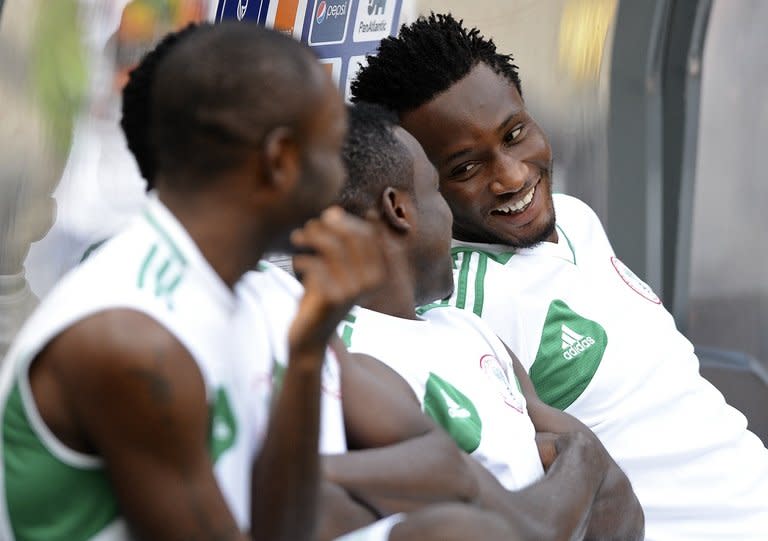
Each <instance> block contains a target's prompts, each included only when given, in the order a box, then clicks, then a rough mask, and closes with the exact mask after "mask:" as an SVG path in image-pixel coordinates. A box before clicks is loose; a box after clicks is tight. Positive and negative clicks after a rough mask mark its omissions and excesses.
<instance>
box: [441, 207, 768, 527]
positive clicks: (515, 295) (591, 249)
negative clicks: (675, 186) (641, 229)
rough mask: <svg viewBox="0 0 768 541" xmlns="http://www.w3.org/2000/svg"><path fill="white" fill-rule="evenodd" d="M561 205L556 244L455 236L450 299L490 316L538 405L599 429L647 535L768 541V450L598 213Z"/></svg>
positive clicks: (557, 212) (467, 308) (586, 208)
mask: <svg viewBox="0 0 768 541" xmlns="http://www.w3.org/2000/svg"><path fill="white" fill-rule="evenodd" d="M554 201H555V211H556V215H557V232H558V242H557V243H550V242H544V243H541V244H539V245H537V246H535V247H533V248H527V249H519V250H514V249H512V248H510V247H509V246H502V245H491V244H476V243H464V242H457V241H454V248H453V257H454V276H455V278H456V290H455V291H454V294H453V296H452V297H451V299H450V304H452V305H455V306H457V307H459V308H462V309H465V310H470V311H473V312H474V313H475V314H477V315H479V316H481V317H482V318H483V319H484V320H485V321H486V322H487V323H488V324H489V325H490V326H491V327H492V328H493V330H494V331H495V332H496V333H497V334H498V336H499V337H501V339H502V340H503V341H504V342H506V344H507V345H508V346H509V347H510V349H511V350H512V351H514V352H515V353H516V354H517V355H518V357H519V358H520V360H521V362H522V363H523V364H524V366H525V367H526V370H528V372H529V374H530V376H531V379H532V380H533V383H534V385H535V386H536V389H537V391H538V394H539V396H540V397H541V398H542V400H544V401H545V402H547V403H548V404H550V405H552V406H554V407H557V408H559V409H562V410H565V411H567V412H568V413H570V414H572V415H574V416H575V417H577V418H579V419H580V420H581V421H582V422H584V423H585V424H586V425H587V426H589V427H590V428H591V429H592V430H593V431H594V432H595V434H597V436H598V437H599V438H600V439H601V440H602V442H603V444H604V445H605V447H606V448H607V449H608V451H609V452H610V454H611V455H612V456H613V457H614V459H615V460H616V461H617V462H618V463H619V465H620V466H621V467H622V468H623V470H624V471H625V472H626V473H627V475H628V477H629V478H630V480H631V482H632V485H633V486H634V489H635V491H636V493H637V495H638V497H639V499H640V502H641V503H642V505H643V508H644V510H645V518H646V538H647V539H648V540H650V541H667V540H669V541H685V540H690V541H694V540H695V541H706V540H724V539H728V540H731V539H739V540H747V539H749V540H755V541H757V540H758V539H768V451H767V450H766V449H765V447H764V446H763V445H762V443H761V442H760V440H759V439H758V438H757V437H756V436H755V435H754V434H752V433H750V432H749V431H747V429H746V425H747V423H746V419H745V418H744V416H743V415H742V414H741V413H739V412H738V411H736V410H735V409H733V408H732V407H730V406H728V405H727V404H726V403H725V401H724V399H723V397H722V395H721V393H720V392H718V391H717V389H715V388H714V387H713V386H712V385H711V384H710V383H709V382H707V381H706V380H705V379H704V378H702V377H701V376H700V375H699V363H698V359H697V358H696V356H695V355H694V352H693V346H692V345H691V343H690V342H689V341H688V340H687V339H686V338H685V337H684V336H683V335H682V334H681V333H680V332H679V331H678V330H677V328H676V326H675V322H674V320H673V318H672V316H671V315H670V314H669V312H668V311H667V310H666V309H665V308H664V306H663V305H662V303H661V300H660V299H659V297H658V296H657V295H656V294H655V293H654V292H653V291H652V290H651V288H650V287H648V285H646V284H645V283H644V282H643V281H642V280H640V279H639V278H638V277H637V276H636V275H635V274H634V273H633V272H632V271H631V270H630V269H629V268H627V266H626V265H624V264H623V263H622V262H621V260H619V259H618V258H617V257H616V255H615V254H614V252H613V250H612V248H611V246H610V243H609V241H608V239H607V237H606V235H605V232H604V230H603V227H602V225H601V224H600V221H599V219H598V218H597V216H596V215H595V214H594V212H593V211H592V210H591V209H590V208H589V207H588V206H587V205H585V204H584V203H582V202H581V201H579V200H578V199H575V198H573V197H569V196H565V195H555V196H554Z"/></svg>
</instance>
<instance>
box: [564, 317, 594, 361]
mask: <svg viewBox="0 0 768 541" xmlns="http://www.w3.org/2000/svg"><path fill="white" fill-rule="evenodd" d="M561 330H562V339H563V345H562V347H563V357H565V360H567V361H570V360H571V359H573V358H575V357H578V356H579V355H580V354H582V353H584V352H585V351H586V350H587V349H589V348H590V347H592V346H594V345H595V339H594V338H592V337H591V336H583V335H581V334H579V333H577V332H576V331H574V330H573V329H571V328H570V327H569V326H568V325H566V324H565V323H563V324H562V326H561Z"/></svg>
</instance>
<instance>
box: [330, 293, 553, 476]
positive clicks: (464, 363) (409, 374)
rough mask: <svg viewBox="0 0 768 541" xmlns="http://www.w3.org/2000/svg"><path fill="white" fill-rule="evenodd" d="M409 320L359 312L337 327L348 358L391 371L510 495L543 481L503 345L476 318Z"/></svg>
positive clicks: (425, 313)
mask: <svg viewBox="0 0 768 541" xmlns="http://www.w3.org/2000/svg"><path fill="white" fill-rule="evenodd" d="M420 312H421V315H420V317H421V319H419V320H411V319H402V318H397V317H393V316H388V315H385V314H381V313H379V312H374V311H371V310H366V309H365V308H359V307H356V308H355V309H354V310H353V311H352V312H351V313H350V314H349V315H348V316H347V318H346V320H345V321H344V323H343V324H342V325H341V326H340V334H341V335H342V339H343V340H344V341H345V342H346V343H347V346H348V347H349V350H350V351H354V352H360V353H366V354H368V355H371V356H372V357H375V358H377V359H379V360H381V361H382V362H384V363H386V364H387V365H389V366H390V367H391V368H392V369H394V370H395V371H396V372H398V373H399V374H400V375H401V376H402V377H403V378H404V379H405V380H406V381H407V382H408V383H409V385H410V386H411V388H412V389H413V391H414V393H415V394H416V396H417V397H418V399H419V401H420V402H421V404H422V407H423V409H424V411H425V412H426V413H427V414H428V415H429V416H430V417H432V418H433V419H434V420H435V421H436V422H437V423H438V424H439V425H441V426H442V427H443V428H444V429H445V430H446V431H447V432H448V433H449V434H450V435H451V437H452V438H453V439H454V440H455V441H456V443H457V444H458V445H459V447H461V449H463V450H464V451H466V452H467V453H468V454H470V455H472V457H474V458H475V459H476V460H477V461H478V462H480V463H481V464H483V466H485V467H486V468H487V469H488V470H489V471H491V472H492V473H493V474H494V475H495V476H496V478H497V479H498V480H499V482H501V484H502V485H504V486H505V487H506V488H507V489H509V490H519V489H521V488H524V487H526V486H528V485H530V484H531V483H533V482H534V481H536V480H537V479H539V478H540V477H541V476H542V475H543V473H544V472H543V468H542V465H541V459H540V457H539V453H538V450H537V447H536V443H535V440H534V437H535V429H534V427H533V424H532V423H531V419H530V417H529V416H528V411H527V409H526V403H525V398H524V397H523V395H522V392H521V391H520V387H519V384H518V381H517V378H516V377H515V374H514V370H513V367H512V360H511V358H510V357H509V354H508V353H507V351H506V349H505V348H504V345H503V344H502V343H501V341H499V339H498V338H497V337H496V336H494V335H493V333H492V332H491V331H490V330H489V329H488V328H487V326H486V325H485V324H484V323H483V322H482V320H480V319H479V318H476V317H475V316H473V315H472V314H467V313H464V312H463V311H461V310H456V309H455V308H452V307H450V306H444V305H443V306H440V305H433V306H431V307H428V308H425V309H424V310H420Z"/></svg>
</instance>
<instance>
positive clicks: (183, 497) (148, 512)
mask: <svg viewBox="0 0 768 541" xmlns="http://www.w3.org/2000/svg"><path fill="white" fill-rule="evenodd" d="M137 337H140V338H141V339H137ZM31 380H32V388H33V393H35V396H36V399H37V398H38V397H40V400H39V407H40V410H41V414H42V415H43V418H44V419H45V420H46V423H48V424H49V426H50V428H51V429H52V430H53V431H54V433H57V435H59V434H64V438H65V442H66V443H69V444H70V445H73V446H74V447H75V448H79V449H80V450H85V451H87V452H88V451H90V452H95V453H96V454H98V455H99V456H101V457H102V458H103V460H104V463H105V466H106V469H107V473H108V475H109V477H110V479H111V481H112V485H113V487H114V490H115V493H116V496H117V498H118V501H119V505H120V509H121V512H122V514H123V515H124V517H125V518H126V520H127V522H128V524H129V526H130V528H131V529H132V530H134V531H135V534H136V535H137V537H139V538H140V539H163V540H169V541H173V540H179V541H181V540H184V541H190V540H200V541H204V540H205V541H209V540H221V541H224V540H227V541H230V540H237V541H243V540H245V539H247V537H246V536H245V535H244V534H243V533H241V532H240V531H239V529H238V527H237V524H236V522H235V520H234V518H233V516H232V514H231V512H230V510H229V508H228V507H227V504H226V502H225V500H224V497H223V496H222V494H221V492H220V490H219V487H218V485H217V483H216V479H215V478H214V475H213V469H212V467H211V459H210V456H209V454H208V451H207V441H206V439H207V427H208V408H207V402H206V393H205V386H204V383H203V378H202V376H201V375H200V372H199V370H198V367H197V364H196V363H195V362H194V360H193V359H192V358H191V356H190V355H189V353H188V352H187V350H186V349H185V348H184V347H183V346H182V345H181V344H179V342H178V341H177V340H176V339H175V338H174V337H173V336H172V335H171V334H170V333H169V332H168V331H166V330H165V329H164V328H163V327H161V326H160V325H158V324H157V323H156V322H155V321H154V320H152V319H150V318H149V317H148V316H146V315H144V314H141V313H138V312H134V311H130V310H109V311H106V312H101V313H99V314H96V315H94V316H92V317H90V318H87V319H85V320H83V321H81V322H79V323H77V324H76V325H74V326H73V327H71V328H69V329H68V330H66V331H65V332H64V333H62V334H61V335H60V336H59V337H57V338H56V339H55V340H53V341H52V342H51V344H50V345H49V346H48V347H47V348H46V349H45V350H44V351H43V353H41V355H40V356H38V358H37V360H36V361H35V363H34V365H33V370H32V371H31ZM52 386H53V388H54V389H56V392H55V393H54V395H55V396H58V397H60V398H61V401H59V402H58V403H57V404H53V403H51V402H48V401H46V399H45V395H44V394H42V393H41V394H38V391H44V390H46V388H51V387H52ZM52 406H53V407H54V408H56V409H53V408H52ZM57 410H58V411H57Z"/></svg>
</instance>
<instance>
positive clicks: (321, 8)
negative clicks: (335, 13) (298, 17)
mask: <svg viewBox="0 0 768 541" xmlns="http://www.w3.org/2000/svg"><path fill="white" fill-rule="evenodd" d="M327 13H328V6H327V5H326V3H325V0H322V1H321V2H320V3H319V4H318V5H317V13H316V14H315V20H316V21H317V24H322V22H323V21H324V20H325V16H326V15H327Z"/></svg>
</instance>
